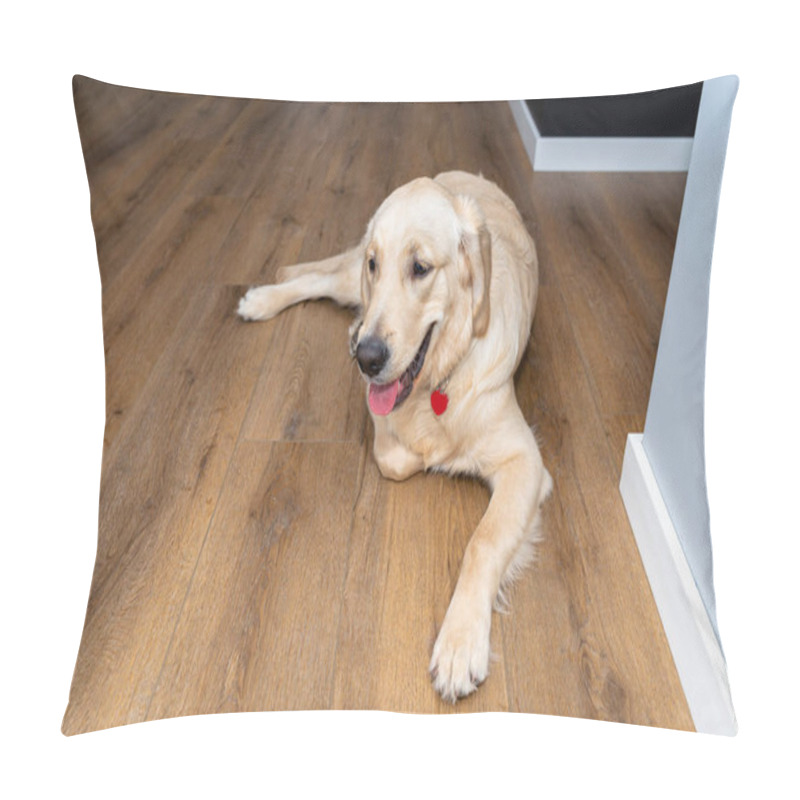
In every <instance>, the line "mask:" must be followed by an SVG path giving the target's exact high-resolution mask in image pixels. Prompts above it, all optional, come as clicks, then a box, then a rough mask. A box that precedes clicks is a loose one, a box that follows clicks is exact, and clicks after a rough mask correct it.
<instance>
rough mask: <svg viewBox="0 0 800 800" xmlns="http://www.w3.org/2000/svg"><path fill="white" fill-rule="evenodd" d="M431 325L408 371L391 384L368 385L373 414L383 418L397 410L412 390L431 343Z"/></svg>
mask: <svg viewBox="0 0 800 800" xmlns="http://www.w3.org/2000/svg"><path fill="white" fill-rule="evenodd" d="M432 333H433V325H431V326H430V328H428V332H427V333H426V334H425V338H424V339H423V340H422V344H421V345H420V346H419V350H417V354H416V355H415V356H414V358H413V359H411V363H410V364H409V365H408V369H407V370H406V371H405V372H404V373H403V374H402V375H401V376H400V377H399V378H397V379H396V380H394V381H392V382H391V383H371V384H370V385H369V407H370V409H371V410H372V413H373V414H377V415H378V416H380V417H385V416H386V415H387V414H388V413H389V412H390V411H393V410H394V409H395V408H397V407H398V406H399V405H400V404H401V403H402V402H403V401H404V400H405V399H406V398H407V397H408V396H409V395H410V394H411V390H412V389H413V388H414V381H415V380H416V377H417V375H419V373H420V370H421V369H422V365H423V364H424V363H425V354H426V353H427V352H428V345H429V344H430V343H431V334H432Z"/></svg>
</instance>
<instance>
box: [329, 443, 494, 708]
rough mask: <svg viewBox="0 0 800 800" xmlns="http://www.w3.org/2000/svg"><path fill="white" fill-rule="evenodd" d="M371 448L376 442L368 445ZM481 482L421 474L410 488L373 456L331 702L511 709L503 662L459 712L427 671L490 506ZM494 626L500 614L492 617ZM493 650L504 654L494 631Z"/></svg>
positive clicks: (360, 504)
mask: <svg viewBox="0 0 800 800" xmlns="http://www.w3.org/2000/svg"><path fill="white" fill-rule="evenodd" d="M368 446H369V448H370V452H371V439H370V442H369V445H368ZM487 503H488V492H487V491H486V489H485V488H484V487H482V486H481V485H480V484H479V483H477V482H476V481H471V480H467V479H460V480H454V479H452V478H446V477H444V476H442V475H422V474H421V475H417V476H415V477H413V478H410V479H409V480H407V481H404V482H402V483H395V482H393V481H387V480H385V479H383V478H382V477H381V476H380V473H379V472H378V468H377V466H376V465H375V463H374V461H373V460H372V457H371V456H369V457H368V458H367V459H366V462H365V467H364V474H363V479H362V483H361V487H360V491H359V495H358V500H357V503H356V507H355V518H354V523H353V531H352V535H351V542H350V554H349V559H348V567H347V576H346V580H345V585H344V604H343V608H342V616H341V623H340V628H339V638H338V647H337V657H336V675H335V686H334V699H333V706H334V707H335V708H348V709H353V708H377V709H386V710H395V711H406V712H418V713H420V712H421V713H453V712H465V711H486V710H504V709H506V708H507V707H508V699H507V697H506V683H505V675H504V664H503V662H502V660H500V661H496V662H492V665H491V674H490V676H489V677H488V678H487V680H486V682H485V683H484V685H483V686H482V687H481V689H480V691H479V692H476V693H475V694H473V695H471V696H470V697H468V698H465V699H464V700H462V701H460V702H459V704H458V706H453V705H451V704H449V703H446V702H444V701H443V700H442V699H441V698H440V697H439V696H438V695H437V694H436V692H435V691H434V690H433V687H432V686H431V682H430V678H429V676H428V672H427V667H428V663H429V661H430V654H431V651H432V649H433V643H434V641H435V639H436V633H437V631H438V627H439V625H441V622H442V620H443V619H444V614H445V611H446V610H447V606H448V604H449V602H450V597H451V595H452V592H453V589H454V588H455V584H456V580H457V578H458V571H459V568H460V565H461V559H462V557H463V554H464V549H465V547H466V544H467V542H468V541H469V538H470V536H471V535H472V532H473V530H474V528H475V526H476V525H477V524H478V521H479V520H480V518H481V516H482V515H483V513H484V511H485V510H486V505H487ZM494 617H495V622H496V620H497V615H496V614H495V615H494ZM491 643H492V644H491V646H492V652H493V653H501V652H502V649H503V648H502V642H501V640H500V629H499V627H498V626H497V625H496V624H495V625H493V629H492V638H491Z"/></svg>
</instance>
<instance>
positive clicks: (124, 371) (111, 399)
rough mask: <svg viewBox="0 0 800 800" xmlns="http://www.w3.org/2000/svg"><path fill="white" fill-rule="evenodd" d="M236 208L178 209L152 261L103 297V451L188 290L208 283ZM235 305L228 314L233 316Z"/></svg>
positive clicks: (228, 201) (156, 242)
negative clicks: (104, 385) (104, 379)
mask: <svg viewBox="0 0 800 800" xmlns="http://www.w3.org/2000/svg"><path fill="white" fill-rule="evenodd" d="M241 207H242V201H241V200H238V199H236V198H228V197H205V198H200V199H197V200H195V201H193V202H192V203H191V204H189V205H188V206H186V207H185V208H183V210H182V213H181V215H180V216H179V217H178V219H177V221H176V224H175V226H174V227H173V228H171V229H170V230H168V231H165V232H164V235H163V237H154V239H153V242H152V245H150V247H149V249H150V255H149V258H148V259H147V260H146V261H143V262H142V263H141V267H139V266H138V265H137V268H136V269H128V270H126V271H125V272H124V273H123V274H122V275H120V276H119V278H118V279H117V281H116V282H115V287H114V290H113V291H112V292H106V293H104V295H103V328H104V330H103V335H104V340H105V353H106V412H107V416H106V429H105V442H106V445H109V444H110V443H111V442H112V441H113V439H114V437H115V436H116V433H117V431H118V430H119V426H120V425H121V424H122V423H123V421H124V419H125V417H126V415H127V414H128V413H129V411H130V409H131V407H132V406H133V404H134V403H135V402H136V399H137V398H138V396H139V393H140V392H141V390H142V388H143V387H144V385H145V383H146V382H147V379H148V377H149V376H150V373H151V370H152V369H153V366H154V364H155V363H156V361H157V360H158V359H159V357H160V356H161V353H162V351H163V348H164V347H165V344H166V343H167V342H168V341H169V340H170V338H171V336H172V333H173V332H174V331H175V329H176V328H177V326H178V324H179V322H180V320H181V319H182V317H183V315H184V314H185V313H186V309H187V298H188V297H190V296H191V295H190V294H189V293H190V292H192V291H193V283H194V282H198V283H202V282H204V281H206V280H207V278H208V271H209V268H210V266H211V263H212V258H213V254H214V251H215V249H216V248H217V247H218V246H219V242H220V241H221V239H222V238H224V236H225V234H226V232H227V231H228V230H229V229H230V227H231V225H232V224H233V221H234V220H235V219H236V217H237V216H238V214H239V213H240V211H241ZM234 309H235V303H234V304H233V305H232V307H231V313H233V312H234Z"/></svg>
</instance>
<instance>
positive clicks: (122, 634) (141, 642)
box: [63, 287, 271, 733]
mask: <svg viewBox="0 0 800 800" xmlns="http://www.w3.org/2000/svg"><path fill="white" fill-rule="evenodd" d="M239 291H240V290H239V289H237V287H226V288H207V289H206V290H202V291H198V293H197V295H196V296H195V297H193V298H192V299H191V302H190V304H189V309H188V311H187V314H186V316H185V317H184V319H183V321H182V326H181V328H180V329H179V330H178V331H177V335H176V336H175V337H174V338H173V340H172V345H171V347H170V348H169V350H168V351H167V352H165V353H164V355H163V357H162V358H161V360H160V361H159V364H158V367H157V370H156V374H154V375H153V378H152V380H151V381H150V382H149V383H148V387H147V392H145V394H144V395H143V396H142V397H140V398H139V400H138V402H137V404H136V406H135V408H134V409H133V410H132V412H131V417H130V419H129V421H128V422H129V424H127V425H126V426H125V427H124V428H123V429H122V430H121V431H120V441H119V446H118V447H117V448H116V449H113V450H111V451H106V454H105V456H104V459H103V473H102V483H101V491H100V519H99V536H98V549H97V559H96V563H95V571H94V576H93V579H92V589H91V593H90V596H89V602H88V609H87V614H86V622H85V626H84V633H83V637H82V640H81V646H80V650H79V653H78V659H77V664H76V668H75V675H74V678H73V683H72V689H71V692H70V702H69V707H68V709H67V713H66V716H65V719H64V725H63V730H64V731H65V733H78V732H81V731H85V730H93V729H97V728H104V727H109V726H112V725H119V724H124V723H127V722H137V721H141V720H142V719H144V718H145V714H146V710H147V708H148V705H149V703H150V698H151V695H152V692H153V690H154V688H155V683H156V679H157V677H158V674H159V671H160V669H161V665H162V663H163V660H164V655H165V652H166V648H167V646H168V644H169V641H170V639H171V636H172V631H173V629H174V626H175V624H176V622H177V619H178V615H179V613H180V610H181V607H182V604H183V600H184V597H185V594H186V589H187V586H188V584H189V581H190V579H191V576H192V574H193V572H194V570H195V565H196V563H197V559H198V556H199V553H200V550H201V547H202V543H203V541H204V539H205V535H206V531H207V530H208V525H209V522H210V520H211V518H212V515H213V512H214V509H215V506H216V503H217V499H218V496H219V493H220V490H221V487H222V482H223V479H224V477H225V474H226V472H227V469H228V463H229V460H230V458H231V455H232V453H233V450H234V446H235V443H236V440H237V437H238V434H239V428H240V427H241V422H242V420H243V418H244V414H245V411H246V408H247V404H248V402H249V399H250V394H251V392H252V386H253V384H254V382H255V379H256V375H257V372H258V368H259V366H260V363H261V361H262V359H263V354H264V350H265V349H266V347H267V346H268V344H269V341H270V338H271V332H270V330H269V329H267V328H265V327H261V328H258V327H254V326H253V327H247V326H244V325H242V324H241V323H240V322H238V321H237V320H236V319H235V318H234V316H233V315H232V313H231V309H232V307H233V305H234V302H235V298H236V296H237V295H238V293H239Z"/></svg>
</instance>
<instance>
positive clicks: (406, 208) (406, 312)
mask: <svg viewBox="0 0 800 800" xmlns="http://www.w3.org/2000/svg"><path fill="white" fill-rule="evenodd" d="M490 283H491V238H490V235H489V233H488V231H487V229H486V225H485V221H484V218H483V214H482V212H481V210H480V208H479V207H478V205H477V203H475V202H474V201H473V200H472V199H471V198H469V197H465V196H460V195H453V194H452V193H451V192H449V191H448V190H447V189H445V188H444V187H442V186H440V185H439V184H437V183H436V182H435V181H433V180H431V179H429V178H420V179H418V180H415V181H412V182H411V183H409V184H406V185H405V186H402V187H400V188H399V189H397V190H396V191H395V192H393V193H392V194H391V195H390V196H389V197H388V198H387V199H386V200H385V201H384V202H383V204H382V205H381V206H380V208H379V209H378V211H377V212H376V213H375V216H374V217H373V218H372V220H371V221H370V224H369V226H368V228H367V233H366V236H365V238H364V263H363V267H362V278H361V301H362V310H363V311H362V319H361V322H360V324H358V325H357V326H356V328H355V330H354V332H353V335H352V339H351V350H352V352H353V354H354V356H355V357H356V360H357V361H358V365H359V368H360V369H361V372H362V373H363V375H364V376H365V378H366V379H367V380H368V381H369V382H370V390H369V404H370V408H371V409H372V411H373V413H376V414H380V415H384V414H388V413H389V412H390V411H392V410H394V409H395V408H397V407H398V406H399V405H400V404H401V403H402V402H403V401H404V400H405V399H406V398H407V397H408V396H409V395H410V394H411V393H412V392H413V391H414V389H415V387H416V386H422V387H424V388H426V389H431V388H433V387H436V386H438V385H439V384H440V383H441V382H442V381H444V380H445V379H446V378H447V377H448V376H449V375H450V373H451V372H452V371H453V370H454V369H455V367H456V366H457V364H458V363H459V361H460V360H461V359H462V358H463V357H464V355H465V354H466V352H467V350H468V348H469V346H470V343H471V341H472V340H473V338H475V337H481V336H483V335H485V333H486V331H487V329H488V326H489V287H490Z"/></svg>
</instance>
